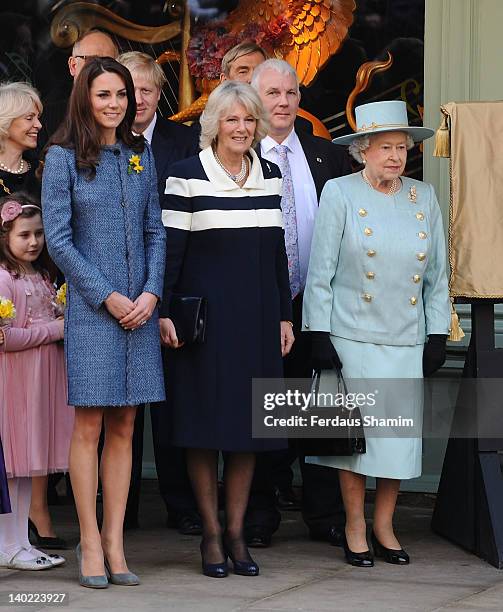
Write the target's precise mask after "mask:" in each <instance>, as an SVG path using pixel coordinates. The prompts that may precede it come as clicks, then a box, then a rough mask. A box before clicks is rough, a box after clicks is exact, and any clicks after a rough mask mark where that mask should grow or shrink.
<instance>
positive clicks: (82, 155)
mask: <svg viewBox="0 0 503 612" xmlns="http://www.w3.org/2000/svg"><path fill="white" fill-rule="evenodd" d="M104 72H113V73H114V74H117V75H118V76H119V77H120V78H121V79H122V80H123V81H124V84H125V86H126V94H127V99H128V105H127V109H126V114H125V115H124V119H123V120H122V121H121V123H120V124H119V126H118V127H117V138H119V139H120V140H121V141H122V142H123V143H124V144H125V145H126V146H127V147H129V148H130V149H132V150H133V151H135V152H136V153H142V152H143V149H144V144H145V141H144V139H143V136H134V135H133V133H132V131H131V128H132V125H133V121H134V118H135V116H136V100H135V94H134V85H133V79H132V78H131V74H130V72H129V70H128V69H127V68H125V67H124V66H123V65H122V64H119V62H117V61H116V60H114V59H112V58H111V57H93V58H90V59H89V60H87V62H86V64H85V66H84V67H83V68H82V70H81V72H80V74H79V76H78V77H77V79H76V81H75V84H74V86H73V90H72V94H71V96H70V103H69V106H68V112H67V114H66V118H65V120H64V122H63V124H62V125H61V127H60V128H59V129H58V130H57V132H56V133H55V134H54V136H53V137H52V138H51V139H50V140H49V142H48V144H47V146H46V148H45V151H44V153H45V152H46V151H47V149H48V148H49V147H50V146H51V145H60V146H61V147H65V148H67V149H74V150H75V160H76V163H77V168H79V169H80V170H83V171H86V172H87V173H88V177H89V179H93V178H94V177H95V175H96V167H97V165H98V163H99V160H100V155H101V131H100V127H99V125H98V124H97V122H96V120H95V118H94V115H93V114H92V112H91V99H90V91H91V84H92V82H93V81H94V79H95V78H96V77H98V76H100V74H103V73H104ZM44 157H45V154H44Z"/></svg>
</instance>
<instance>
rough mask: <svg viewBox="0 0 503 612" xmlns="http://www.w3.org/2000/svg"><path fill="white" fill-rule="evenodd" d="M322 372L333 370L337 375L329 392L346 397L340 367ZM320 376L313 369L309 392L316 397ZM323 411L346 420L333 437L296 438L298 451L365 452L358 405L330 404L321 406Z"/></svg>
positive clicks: (323, 454)
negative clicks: (326, 406)
mask: <svg viewBox="0 0 503 612" xmlns="http://www.w3.org/2000/svg"><path fill="white" fill-rule="evenodd" d="M323 372H335V374H336V376H337V385H336V388H335V389H331V392H332V393H333V394H334V395H335V394H336V393H337V394H344V397H347V394H348V389H347V386H346V381H345V380H344V377H343V375H342V371H341V370H340V369H337V368H335V369H334V370H328V371H326V370H323ZM320 378H321V372H320V371H319V370H318V371H315V372H314V374H313V381H312V385H311V392H312V393H313V398H318V394H319V390H320ZM311 407H312V408H317V407H318V406H316V402H315V400H314V402H313V403H312V404H311ZM323 410H324V411H327V410H329V411H330V413H329V414H327V416H330V418H333V417H336V416H339V418H340V419H344V420H345V421H346V423H347V424H346V425H344V426H342V427H339V435H338V436H337V437H334V438H300V439H297V446H298V449H299V453H300V454H302V455H311V456H313V455H314V456H320V457H327V456H341V457H343V456H351V455H354V454H362V453H365V452H366V445H365V434H364V431H363V421H362V416H361V413H360V409H359V408H358V406H356V407H355V408H352V409H351V410H350V409H349V408H346V406H344V405H340V406H339V405H338V406H331V407H330V408H329V409H327V408H325V407H324V408H323Z"/></svg>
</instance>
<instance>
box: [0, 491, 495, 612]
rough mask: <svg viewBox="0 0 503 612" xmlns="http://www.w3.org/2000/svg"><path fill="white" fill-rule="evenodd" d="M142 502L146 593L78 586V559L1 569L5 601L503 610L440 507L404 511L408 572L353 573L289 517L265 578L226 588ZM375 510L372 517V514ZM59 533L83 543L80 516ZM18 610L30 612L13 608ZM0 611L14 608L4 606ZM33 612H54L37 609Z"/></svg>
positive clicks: (272, 610)
mask: <svg viewBox="0 0 503 612" xmlns="http://www.w3.org/2000/svg"><path fill="white" fill-rule="evenodd" d="M145 488H146V491H145V493H144V496H143V497H142V510H141V517H140V520H141V523H142V528H141V529H139V530H134V531H130V532H127V534H126V549H127V556H128V559H129V563H130V567H131V569H132V570H133V571H135V572H137V573H138V574H139V576H140V578H141V580H142V584H141V585H140V586H139V587H118V586H113V585H112V586H110V587H109V588H108V589H106V590H102V591H93V590H91V589H84V588H82V587H80V586H79V585H78V584H77V581H76V575H77V569H76V561H75V553H74V550H70V551H66V552H65V555H66V557H67V564H66V565H65V566H63V567H60V568H57V569H53V570H49V571H43V572H18V571H8V570H1V569H0V592H1V593H6V592H7V591H12V592H41V591H52V592H61V591H64V592H67V593H68V595H69V599H70V601H69V605H68V606H67V607H65V608H64V609H66V610H70V611H72V612H73V611H75V612H77V611H80V610H82V611H84V610H104V611H106V612H116V611H118V612H124V611H126V610H166V611H176V612H178V611H180V612H184V611H187V612H189V611H190V612H214V611H218V612H234V611H245V610H247V611H250V612H251V611H253V612H299V611H307V612H325V611H327V612H328V611H330V612H332V611H340V612H346V611H347V612H355V611H357V612H359V611H360V610H369V611H372V612H381V611H382V612H452V611H456V612H457V611H459V612H480V611H482V610H487V611H498V612H501V611H502V610H503V573H502V572H500V571H498V570H496V569H495V568H493V567H492V566H490V565H488V564H487V563H485V562H483V561H481V560H480V559H478V558H477V557H475V556H473V555H471V554H469V553H467V552H465V551H464V550H462V549H460V548H458V547H457V546H454V545H452V544H451V543H449V542H447V541H446V540H443V539H442V538H439V537H437V536H436V535H434V534H433V533H432V532H431V531H430V529H429V521H430V517H431V508H427V507H420V508H418V507H414V508H410V507H405V506H403V507H402V506H401V507H399V508H398V511H397V531H398V534H399V537H400V538H401V542H402V544H403V546H404V548H406V549H407V551H408V552H409V554H410V555H411V558H412V563H411V565H409V566H406V567H396V566H392V565H389V564H386V563H384V562H382V561H379V560H377V562H376V566H375V567H374V568H369V569H359V568H353V567H351V566H349V565H347V564H346V563H345V562H344V559H343V552H342V549H340V548H335V547H332V546H330V545H328V544H326V543H323V542H312V541H310V540H309V538H308V537H307V533H306V529H305V527H304V525H303V523H302V520H301V518H300V514H299V513H294V512H286V513H284V514H283V522H282V525H281V528H280V530H279V532H278V533H277V534H276V536H275V538H274V543H273V546H272V547H271V548H269V549H266V550H256V551H253V554H254V557H255V558H256V560H257V561H258V563H259V564H260V569H261V575H260V576H258V577H242V576H234V575H233V574H231V575H230V576H229V577H228V578H225V579H212V578H207V577H205V576H203V575H202V574H201V570H200V557H199V538H198V537H192V536H181V535H179V534H178V533H177V532H176V531H175V530H173V529H167V528H166V527H165V526H164V522H165V513H164V512H163V509H162V504H161V502H160V500H159V498H158V496H157V494H156V492H155V488H154V487H153V486H149V485H147V486H146V487H145ZM369 510H371V509H370V508H369ZM54 516H55V519H56V523H57V525H58V527H59V529H58V531H59V533H60V534H61V535H62V536H64V537H68V538H73V539H74V540H75V539H76V536H77V530H76V522H75V513H74V510H73V508H72V507H69V506H60V507H56V508H54ZM9 607H10V609H19V610H21V607H15V608H13V607H12V606H9ZM0 609H2V610H3V609H7V608H6V607H3V606H0ZM25 609H29V610H32V611H33V610H54V609H55V608H54V607H47V606H46V607H44V606H33V607H31V606H30V608H25Z"/></svg>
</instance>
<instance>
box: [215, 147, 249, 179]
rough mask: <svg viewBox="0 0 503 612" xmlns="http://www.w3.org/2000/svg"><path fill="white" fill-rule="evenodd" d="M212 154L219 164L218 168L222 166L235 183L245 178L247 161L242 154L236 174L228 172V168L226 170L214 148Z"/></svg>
mask: <svg viewBox="0 0 503 612" xmlns="http://www.w3.org/2000/svg"><path fill="white" fill-rule="evenodd" d="M213 155H214V156H215V159H216V161H217V164H218V165H219V166H220V168H222V170H223V171H224V172H225V174H227V176H228V177H229V178H230V179H231V180H233V181H234V182H235V183H241V182H242V181H243V180H244V179H245V177H246V175H247V174H248V163H247V161H246V157H245V156H244V155H243V159H242V160H241V170H240V171H239V172H238V173H237V174H232V172H229V170H227V168H226V167H225V166H224V165H223V163H222V162H221V161H220V158H219V157H218V155H217V152H216V151H215V150H214V151H213Z"/></svg>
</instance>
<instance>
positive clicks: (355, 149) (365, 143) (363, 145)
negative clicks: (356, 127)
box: [348, 134, 414, 164]
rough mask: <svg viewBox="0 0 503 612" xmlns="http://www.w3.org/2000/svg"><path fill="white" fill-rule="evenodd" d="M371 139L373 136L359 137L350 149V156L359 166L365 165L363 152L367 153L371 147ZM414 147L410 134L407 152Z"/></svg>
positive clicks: (408, 135)
mask: <svg viewBox="0 0 503 612" xmlns="http://www.w3.org/2000/svg"><path fill="white" fill-rule="evenodd" d="M370 138H371V134H366V135H364V136H358V137H357V138H355V139H354V140H353V142H352V143H351V144H350V145H349V147H348V151H349V154H350V155H351V157H353V158H354V159H356V161H357V162H358V163H359V164H363V157H362V151H365V150H366V149H368V148H369V147H370ZM413 146H414V140H413V139H412V136H411V135H410V134H407V150H409V149H412V147H413Z"/></svg>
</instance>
